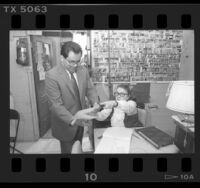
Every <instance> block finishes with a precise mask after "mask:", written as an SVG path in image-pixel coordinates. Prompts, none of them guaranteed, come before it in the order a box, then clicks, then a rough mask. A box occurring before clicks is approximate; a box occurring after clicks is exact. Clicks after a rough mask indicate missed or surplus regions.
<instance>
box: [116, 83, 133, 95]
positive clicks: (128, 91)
mask: <svg viewBox="0 0 200 188" xmlns="http://www.w3.org/2000/svg"><path fill="white" fill-rule="evenodd" d="M118 88H122V89H124V90H126V91H127V93H128V95H130V94H131V90H130V88H129V86H128V85H118V86H117V89H118Z"/></svg>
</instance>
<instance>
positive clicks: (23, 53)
mask: <svg viewBox="0 0 200 188" xmlns="http://www.w3.org/2000/svg"><path fill="white" fill-rule="evenodd" d="M26 40H27V39H26V38H22V39H19V40H18V41H17V59H16V62H17V64H19V65H23V66H27V65H28V64H29V62H28V48H27V41H26Z"/></svg>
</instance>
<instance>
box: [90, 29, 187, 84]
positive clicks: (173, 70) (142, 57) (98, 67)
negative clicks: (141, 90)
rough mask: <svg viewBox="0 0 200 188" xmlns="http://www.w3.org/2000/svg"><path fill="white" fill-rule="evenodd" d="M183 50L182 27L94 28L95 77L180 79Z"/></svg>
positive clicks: (108, 79) (114, 80)
mask: <svg viewBox="0 0 200 188" xmlns="http://www.w3.org/2000/svg"><path fill="white" fill-rule="evenodd" d="M182 49H183V31H182V30H144V31H142V30H95V31H91V50H92V52H91V53H92V68H93V77H92V80H93V82H97V83H98V82H112V83H118V82H134V81H174V80H178V77H179V68H180V63H181V62H180V59H181V53H182Z"/></svg>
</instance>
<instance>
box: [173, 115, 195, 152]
mask: <svg viewBox="0 0 200 188" xmlns="http://www.w3.org/2000/svg"><path fill="white" fill-rule="evenodd" d="M172 118H173V120H174V123H175V125H176V132H175V141H174V142H175V144H176V146H177V147H178V148H179V149H180V151H181V152H182V153H194V151H195V143H194V127H193V128H191V127H189V126H188V125H187V124H186V123H183V122H181V121H180V120H179V119H178V117H177V116H172Z"/></svg>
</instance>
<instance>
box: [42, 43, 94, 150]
mask: <svg viewBox="0 0 200 188" xmlns="http://www.w3.org/2000/svg"><path fill="white" fill-rule="evenodd" d="M81 56H82V49H81V47H80V45H79V44H77V43H75V42H72V41H69V42H65V43H64V44H63V45H62V47H61V61H60V63H59V64H58V65H56V66H55V67H54V68H52V69H51V70H50V71H48V72H47V73H46V78H45V85H46V94H47V97H48V102H49V107H50V111H51V127H52V135H53V136H54V137H55V138H57V139H58V140H59V141H60V145H61V153H71V150H72V145H73V143H74V142H75V141H77V140H79V141H80V142H81V141H82V137H83V126H84V125H83V123H82V120H83V119H93V118H92V116H89V115H87V114H84V113H82V111H80V110H82V109H85V108H86V101H85V97H87V98H88V100H89V101H90V104H91V105H94V104H95V103H97V102H98V97H97V92H96V90H95V88H94V87H93V85H92V83H91V80H90V78H89V74H88V71H87V69H86V68H85V67H83V66H81V65H80V60H81Z"/></svg>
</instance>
